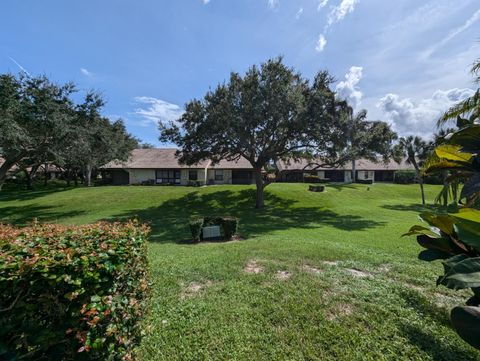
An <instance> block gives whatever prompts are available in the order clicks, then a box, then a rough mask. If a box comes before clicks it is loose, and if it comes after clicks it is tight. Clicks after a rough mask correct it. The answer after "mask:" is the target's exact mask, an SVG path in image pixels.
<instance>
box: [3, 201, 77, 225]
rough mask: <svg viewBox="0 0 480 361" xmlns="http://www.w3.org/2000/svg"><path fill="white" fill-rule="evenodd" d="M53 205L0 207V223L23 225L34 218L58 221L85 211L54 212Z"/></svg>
mask: <svg viewBox="0 0 480 361" xmlns="http://www.w3.org/2000/svg"><path fill="white" fill-rule="evenodd" d="M54 208H55V207H54V206H39V205H35V204H29V205H26V206H10V207H3V208H0V223H9V224H13V225H15V226H25V225H28V224H30V223H32V221H33V220H34V219H37V220H38V221H39V222H42V223H47V222H58V221H59V220H62V219H65V218H70V217H75V216H79V215H81V214H84V213H85V211H78V210H73V211H69V212H65V211H62V212H56V211H54V210H53V209H54Z"/></svg>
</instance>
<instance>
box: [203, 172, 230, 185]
mask: <svg viewBox="0 0 480 361" xmlns="http://www.w3.org/2000/svg"><path fill="white" fill-rule="evenodd" d="M217 170H222V171H223V181H216V180H215V169H208V170H207V184H232V170H231V169H217Z"/></svg>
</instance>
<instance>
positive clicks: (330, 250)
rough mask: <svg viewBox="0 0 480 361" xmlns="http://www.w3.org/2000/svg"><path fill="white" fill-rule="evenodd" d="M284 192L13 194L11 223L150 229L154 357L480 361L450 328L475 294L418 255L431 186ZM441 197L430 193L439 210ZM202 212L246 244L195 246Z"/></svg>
mask: <svg viewBox="0 0 480 361" xmlns="http://www.w3.org/2000/svg"><path fill="white" fill-rule="evenodd" d="M306 188H307V185H305V184H273V185H271V186H269V187H268V188H267V198H266V199H267V200H266V203H267V207H266V208H265V209H263V210H255V209H253V208H252V205H253V196H254V188H253V187H252V186H212V187H207V188H186V187H134V186H130V187H97V188H91V189H87V188H78V189H65V190H56V191H55V190H45V191H37V192H6V193H5V192H4V193H0V222H12V223H15V224H24V223H25V222H28V221H30V220H31V219H32V218H33V217H37V218H38V219H39V220H40V221H48V222H60V223H87V222H93V221H96V220H100V219H108V220H111V219H123V218H131V217H135V216H136V217H138V218H139V219H141V220H144V221H148V222H150V224H151V226H152V237H151V241H152V242H151V247H150V260H151V267H152V276H153V280H154V282H155V284H154V286H153V300H152V308H151V314H150V316H149V318H148V319H147V321H146V322H145V332H146V336H145V338H144V341H143V344H142V346H141V349H140V354H141V356H142V360H224V359H228V360H329V359H331V360H379V359H390V360H399V359H410V360H477V359H478V360H480V353H479V352H477V351H475V350H474V349H473V348H471V347H469V346H468V345H466V344H465V343H463V341H461V340H460V339H459V338H458V337H457V336H456V334H455V332H454V331H452V329H451V328H450V325H449V319H448V310H449V309H450V308H451V307H452V306H454V305H456V304H458V303H461V302H462V301H463V296H464V295H465V294H462V293H459V292H453V291H450V290H447V289H445V288H442V287H439V288H436V287H435V280H436V276H437V275H438V274H439V273H440V271H441V265H440V264H438V263H434V264H428V263H425V262H420V261H418V260H417V259H416V257H417V253H418V251H419V246H418V245H417V244H416V243H415V241H414V239H413V238H407V239H405V238H400V235H401V234H402V233H403V232H405V231H406V230H407V229H408V228H409V227H410V226H411V225H412V224H414V223H415V222H417V214H418V212H419V211H421V210H422V207H421V206H419V201H420V194H419V190H418V186H414V185H411V186H410V185H409V186H401V185H391V184H375V185H373V186H366V185H343V186H328V187H327V192H326V193H311V192H308V191H306ZM438 190H439V188H438V187H434V186H427V189H426V191H427V199H428V200H429V201H430V202H431V201H432V200H433V198H434V195H435V194H436V193H437V192H438ZM193 214H218V215H236V216H238V217H240V218H241V235H242V236H243V238H244V240H242V241H234V242H229V243H205V244H198V245H192V244H187V243H185V240H187V239H188V238H189V231H188V225H187V220H188V218H189V217H190V216H191V215H193Z"/></svg>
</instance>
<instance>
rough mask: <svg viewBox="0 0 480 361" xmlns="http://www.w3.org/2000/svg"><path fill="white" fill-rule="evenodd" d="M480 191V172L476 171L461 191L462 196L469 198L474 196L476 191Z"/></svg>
mask: <svg viewBox="0 0 480 361" xmlns="http://www.w3.org/2000/svg"><path fill="white" fill-rule="evenodd" d="M479 192H480V173H478V172H477V173H475V174H474V175H473V176H472V177H471V178H469V179H468V180H467V181H466V182H465V184H464V186H463V188H462V192H461V193H460V198H468V197H471V196H473V195H474V194H475V193H479Z"/></svg>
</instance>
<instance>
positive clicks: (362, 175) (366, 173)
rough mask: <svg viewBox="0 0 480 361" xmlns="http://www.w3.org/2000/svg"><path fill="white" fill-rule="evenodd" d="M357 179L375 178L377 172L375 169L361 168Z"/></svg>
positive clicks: (372, 179)
mask: <svg viewBox="0 0 480 361" xmlns="http://www.w3.org/2000/svg"><path fill="white" fill-rule="evenodd" d="M357 179H359V180H371V181H374V180H375V172H374V171H373V170H359V171H358V172H357Z"/></svg>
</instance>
